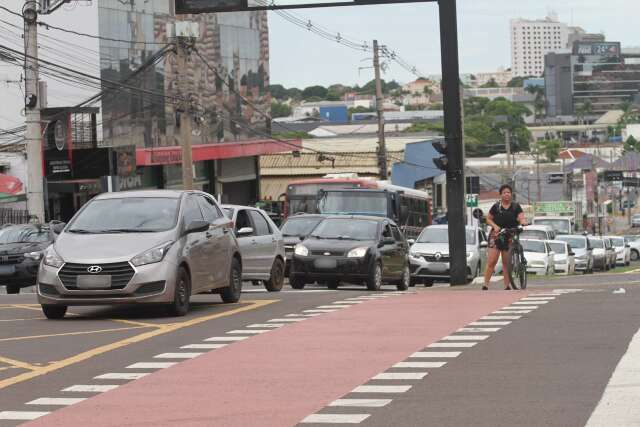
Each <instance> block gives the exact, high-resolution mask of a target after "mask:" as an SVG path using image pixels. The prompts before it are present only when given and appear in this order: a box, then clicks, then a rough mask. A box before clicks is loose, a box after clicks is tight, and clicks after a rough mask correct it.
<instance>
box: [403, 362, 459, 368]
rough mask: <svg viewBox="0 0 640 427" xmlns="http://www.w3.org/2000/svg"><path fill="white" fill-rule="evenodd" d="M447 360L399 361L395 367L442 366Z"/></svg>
mask: <svg viewBox="0 0 640 427" xmlns="http://www.w3.org/2000/svg"><path fill="white" fill-rule="evenodd" d="M446 364H447V362H398V363H396V364H395V365H393V367H394V368H442V367H443V366H444V365H446Z"/></svg>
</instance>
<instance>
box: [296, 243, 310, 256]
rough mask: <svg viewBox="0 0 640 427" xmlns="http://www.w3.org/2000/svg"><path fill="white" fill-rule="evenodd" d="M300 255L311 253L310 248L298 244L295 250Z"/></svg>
mask: <svg viewBox="0 0 640 427" xmlns="http://www.w3.org/2000/svg"><path fill="white" fill-rule="evenodd" d="M293 252H294V253H295V254H296V255H298V256H307V255H309V249H307V247H306V246H304V245H296V248H295V249H294V251H293Z"/></svg>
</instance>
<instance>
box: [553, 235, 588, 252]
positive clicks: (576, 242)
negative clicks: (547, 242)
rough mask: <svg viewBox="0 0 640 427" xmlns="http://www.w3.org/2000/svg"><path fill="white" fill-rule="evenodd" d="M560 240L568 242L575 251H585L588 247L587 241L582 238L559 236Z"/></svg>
mask: <svg viewBox="0 0 640 427" xmlns="http://www.w3.org/2000/svg"><path fill="white" fill-rule="evenodd" d="M558 240H562V241H563V242H567V243H568V244H570V245H571V247H572V248H574V249H584V248H585V247H586V246H587V243H586V241H585V239H584V238H581V237H570V236H558Z"/></svg>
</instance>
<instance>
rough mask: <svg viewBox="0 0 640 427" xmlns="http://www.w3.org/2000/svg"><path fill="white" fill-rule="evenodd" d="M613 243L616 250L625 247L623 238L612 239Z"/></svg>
mask: <svg viewBox="0 0 640 427" xmlns="http://www.w3.org/2000/svg"><path fill="white" fill-rule="evenodd" d="M611 243H613V246H615V247H616V248H622V247H624V238H622V237H612V238H611Z"/></svg>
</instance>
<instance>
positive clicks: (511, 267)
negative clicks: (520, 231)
mask: <svg viewBox="0 0 640 427" xmlns="http://www.w3.org/2000/svg"><path fill="white" fill-rule="evenodd" d="M519 271H520V256H519V254H518V250H517V249H516V247H515V246H514V245H511V247H510V248H509V252H507V271H506V273H507V274H508V275H509V283H511V288H512V289H518V286H517V284H516V279H517V278H518V272H519Z"/></svg>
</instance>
